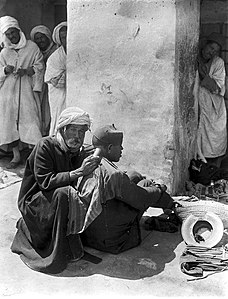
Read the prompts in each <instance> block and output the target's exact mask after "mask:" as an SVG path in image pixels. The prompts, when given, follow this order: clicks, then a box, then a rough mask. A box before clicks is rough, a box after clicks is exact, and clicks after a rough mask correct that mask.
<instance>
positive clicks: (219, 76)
mask: <svg viewBox="0 0 228 299" xmlns="http://www.w3.org/2000/svg"><path fill="white" fill-rule="evenodd" d="M224 41H225V40H224V37H223V36H222V35H221V34H219V33H212V34H210V35H209V36H208V38H207V42H206V44H205V45H204V46H203V47H202V49H201V51H200V54H199V57H198V74H197V77H196V86H197V88H196V90H197V92H196V98H197V99H198V102H199V110H200V114H199V127H198V136H197V154H198V158H199V159H200V160H202V161H203V162H205V163H207V162H213V163H214V164H216V165H217V166H218V167H219V166H220V163H221V158H222V156H223V155H224V154H225V153H226V147H227V129H226V123H227V116H226V107H225V102H224V94H225V76H226V74H225V66H224V61H223V60H222V58H220V57H219V53H220V51H221V49H222V47H223V45H224Z"/></svg>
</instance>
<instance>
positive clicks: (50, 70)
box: [44, 47, 66, 88]
mask: <svg viewBox="0 0 228 299" xmlns="http://www.w3.org/2000/svg"><path fill="white" fill-rule="evenodd" d="M44 80H45V82H46V83H48V84H52V85H53V86H54V87H56V88H65V87H66V54H65V52H64V49H63V47H60V48H58V49H57V50H56V51H55V52H54V53H52V55H51V56H50V57H49V58H48V60H47V68H46V72H45V78H44Z"/></svg>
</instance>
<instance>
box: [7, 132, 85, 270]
mask: <svg viewBox="0 0 228 299" xmlns="http://www.w3.org/2000/svg"><path fill="white" fill-rule="evenodd" d="M87 155H88V154H86V152H85V151H81V152H80V153H77V154H76V155H72V154H71V153H70V152H66V151H64V150H63V149H62V148H61V147H60V145H59V143H58V142H57V140H56V138H55V137H45V138H42V139H41V140H40V142H39V143H38V144H37V145H36V146H35V148H34V149H33V151H32V153H31V155H30V156H29V158H28V159H27V162H26V166H25V172H24V177H23V181H22V184H21V189H20V192H19V198H18V207H19V210H20V212H21V214H22V218H20V219H19V220H18V222H17V229H18V231H17V233H16V236H15V238H14V241H13V243H12V246H11V250H12V251H13V252H14V253H17V254H20V257H21V259H22V260H23V262H24V263H25V264H26V265H27V266H29V267H30V268H32V269H34V270H37V271H42V272H50V273H55V272H60V271H61V270H63V269H64V268H65V267H66V264H67V261H68V259H74V258H78V257H81V255H82V254H83V248H82V245H81V241H80V238H79V236H78V235H71V236H69V237H67V236H66V231H67V223H68V212H69V211H68V210H69V201H68V199H69V192H70V188H72V187H71V186H70V185H71V183H70V174H69V171H71V170H74V169H76V168H78V167H80V165H81V163H82V161H83V159H84V158H85V157H86V156H87Z"/></svg>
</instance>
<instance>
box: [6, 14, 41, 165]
mask: <svg viewBox="0 0 228 299" xmlns="http://www.w3.org/2000/svg"><path fill="white" fill-rule="evenodd" d="M0 31H1V33H2V36H3V42H4V48H3V50H2V51H1V53H0V128H1V130H0V146H2V145H7V147H8V149H9V148H10V149H11V150H12V151H13V159H12V160H11V161H10V163H9V165H7V168H15V167H17V166H18V165H19V163H20V161H21V155H20V151H19V148H20V146H21V143H22V144H23V143H24V144H27V145H36V143H37V142H38V141H39V140H40V138H41V137H42V135H41V120H40V100H39V93H40V92H41V91H42V85H43V77H44V63H43V56H42V54H41V52H40V50H39V48H38V46H37V45H36V44H35V43H34V42H32V41H30V40H26V37H25V35H24V33H23V32H22V31H21V29H20V27H19V24H18V22H17V20H16V19H14V18H13V17H10V16H3V17H1V18H0Z"/></svg>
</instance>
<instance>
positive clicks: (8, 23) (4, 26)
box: [0, 16, 27, 50]
mask: <svg viewBox="0 0 228 299" xmlns="http://www.w3.org/2000/svg"><path fill="white" fill-rule="evenodd" d="M9 28H17V29H18V30H19V34H20V40H19V42H18V43H17V44H12V43H11V42H10V40H9V39H8V38H7V37H6V35H5V32H6V31H7V30H8V29H9ZM0 31H1V33H2V36H3V43H4V47H5V48H10V49H15V50H17V49H21V48H23V47H25V45H26V42H27V41H26V37H25V35H24V33H23V32H22V31H21V28H20V27H19V24H18V21H17V20H16V19H15V18H13V17H11V16H4V17H1V18H0Z"/></svg>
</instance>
